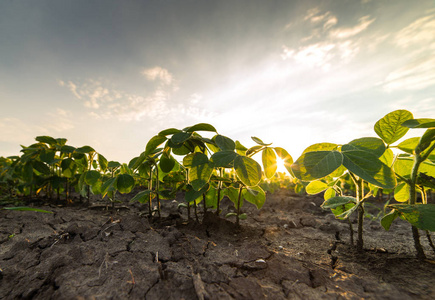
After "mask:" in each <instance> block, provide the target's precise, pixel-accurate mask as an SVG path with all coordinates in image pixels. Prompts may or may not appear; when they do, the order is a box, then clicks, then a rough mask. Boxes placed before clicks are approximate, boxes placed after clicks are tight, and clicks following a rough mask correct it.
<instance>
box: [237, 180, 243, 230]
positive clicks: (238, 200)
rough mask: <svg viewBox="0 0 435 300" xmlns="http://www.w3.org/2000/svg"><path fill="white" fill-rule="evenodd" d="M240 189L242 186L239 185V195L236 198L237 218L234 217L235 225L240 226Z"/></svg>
mask: <svg viewBox="0 0 435 300" xmlns="http://www.w3.org/2000/svg"><path fill="white" fill-rule="evenodd" d="M242 190H243V187H240V188H239V197H238V199H237V219H236V225H237V227H238V226H240V218H239V216H240V201H241V199H242Z"/></svg>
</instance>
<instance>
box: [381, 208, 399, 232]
mask: <svg viewBox="0 0 435 300" xmlns="http://www.w3.org/2000/svg"><path fill="white" fill-rule="evenodd" d="M399 215H400V214H399V212H398V211H397V210H395V209H393V210H392V211H391V212H389V213H388V214H386V215H385V216H384V217H383V218H382V219H381V225H382V227H384V229H385V230H389V229H390V227H391V224H392V223H393V221H394V220H395V219H397V217H398V216H399Z"/></svg>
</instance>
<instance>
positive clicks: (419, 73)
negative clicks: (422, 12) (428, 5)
mask: <svg viewBox="0 0 435 300" xmlns="http://www.w3.org/2000/svg"><path fill="white" fill-rule="evenodd" d="M394 41H395V43H396V45H397V46H399V47H400V48H403V49H405V51H406V55H404V57H403V64H402V65H401V66H399V67H398V68H397V69H396V70H394V71H392V72H390V73H389V74H388V75H387V76H386V78H385V80H384V81H383V82H382V85H383V88H384V90H385V91H387V92H393V91H399V90H422V89H426V88H429V87H433V86H435V72H434V71H433V70H435V11H431V12H430V15H428V16H425V17H421V18H419V19H417V20H416V21H414V22H412V23H411V24H409V25H408V26H406V27H405V28H403V29H402V30H400V31H399V32H398V33H397V34H396V36H395V40H394Z"/></svg>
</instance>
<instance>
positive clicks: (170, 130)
mask: <svg viewBox="0 0 435 300" xmlns="http://www.w3.org/2000/svg"><path fill="white" fill-rule="evenodd" d="M179 132H181V130H180V129H176V128H168V129H165V130H162V131H160V132H159V134H158V135H162V136H167V135H173V134H176V133H179Z"/></svg>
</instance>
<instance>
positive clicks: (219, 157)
mask: <svg viewBox="0 0 435 300" xmlns="http://www.w3.org/2000/svg"><path fill="white" fill-rule="evenodd" d="M236 156H237V153H236V152H234V151H228V150H227V151H219V152H216V153H213V155H212V156H211V158H210V160H211V161H212V162H213V165H214V166H215V167H216V168H231V167H232V166H233V162H234V159H235V158H236Z"/></svg>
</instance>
